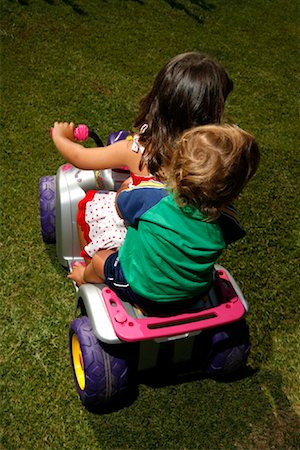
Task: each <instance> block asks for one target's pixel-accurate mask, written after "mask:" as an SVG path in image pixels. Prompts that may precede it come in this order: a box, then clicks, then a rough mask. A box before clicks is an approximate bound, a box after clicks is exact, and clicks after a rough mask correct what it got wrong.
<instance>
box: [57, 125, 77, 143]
mask: <svg viewBox="0 0 300 450" xmlns="http://www.w3.org/2000/svg"><path fill="white" fill-rule="evenodd" d="M74 128H75V125H74V123H73V122H71V123H68V122H55V123H54V126H53V129H52V138H53V139H55V137H58V136H60V137H64V138H67V139H70V140H71V141H74Z"/></svg>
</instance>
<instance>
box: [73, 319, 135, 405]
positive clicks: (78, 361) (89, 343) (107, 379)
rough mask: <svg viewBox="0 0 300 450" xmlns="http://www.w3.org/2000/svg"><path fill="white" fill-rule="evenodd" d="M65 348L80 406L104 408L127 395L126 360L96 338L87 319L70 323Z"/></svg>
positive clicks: (127, 370) (127, 373)
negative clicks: (80, 402) (68, 353)
mask: <svg viewBox="0 0 300 450" xmlns="http://www.w3.org/2000/svg"><path fill="white" fill-rule="evenodd" d="M114 347H119V345H116V346H114ZM69 348H70V355H71V363H72V368H73V374H74V379H75V385H76V389H77V392H78V394H79V397H80V399H81V401H82V403H83V404H84V406H86V407H87V408H98V407H101V406H104V405H108V404H109V403H112V402H113V401H114V400H118V399H120V398H121V397H123V396H124V395H125V393H127V391H128V388H129V364H128V361H127V360H126V359H124V358H122V357H119V356H117V355H116V352H114V351H113V350H112V346H107V345H105V344H104V343H102V342H100V341H99V340H98V339H97V338H96V336H95V335H94V333H93V330H92V327H91V324H90V321H89V318H88V317H86V316H83V317H78V318H77V319H75V320H74V321H73V322H72V324H71V326H70V329H69ZM116 350H118V349H117V348H116Z"/></svg>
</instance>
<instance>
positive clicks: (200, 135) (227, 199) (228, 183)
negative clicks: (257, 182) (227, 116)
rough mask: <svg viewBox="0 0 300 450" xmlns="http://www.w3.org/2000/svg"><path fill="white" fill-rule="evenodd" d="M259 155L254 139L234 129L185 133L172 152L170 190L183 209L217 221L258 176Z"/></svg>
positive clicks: (197, 129)
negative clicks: (186, 207) (192, 210)
mask: <svg viewBox="0 0 300 450" xmlns="http://www.w3.org/2000/svg"><path fill="white" fill-rule="evenodd" d="M259 159H260V153H259V149H258V146H257V143H256V142H255V138H254V136H252V135H251V134H249V133H247V132H246V131H244V130H242V129H241V128H239V127H237V126H234V125H231V126H230V125H206V126H202V127H201V126H200V127H195V128H193V129H191V130H188V131H187V132H185V133H183V135H182V136H181V138H180V139H179V140H178V142H177V145H176V148H175V150H174V152H173V157H172V161H171V165H170V168H169V187H170V189H171V191H172V192H173V193H174V195H175V200H176V202H177V203H178V204H179V205H180V206H186V205H189V206H193V207H196V208H197V209H199V210H200V211H202V212H203V213H204V214H205V216H206V217H207V218H208V219H209V220H215V219H217V218H218V216H219V214H220V212H221V210H222V208H224V207H225V206H227V205H229V204H231V203H232V202H233V201H234V200H235V199H236V198H237V197H238V195H239V194H240V192H241V191H242V190H243V188H244V186H245V185H246V184H247V182H248V181H249V180H250V179H251V178H252V177H253V175H254V174H255V172H256V170H257V168H258V164H259Z"/></svg>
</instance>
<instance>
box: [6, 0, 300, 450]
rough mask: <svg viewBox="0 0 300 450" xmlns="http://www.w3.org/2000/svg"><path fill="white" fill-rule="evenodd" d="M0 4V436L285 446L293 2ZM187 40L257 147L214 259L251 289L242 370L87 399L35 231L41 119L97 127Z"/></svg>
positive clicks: (45, 155) (292, 356)
mask: <svg viewBox="0 0 300 450" xmlns="http://www.w3.org/2000/svg"><path fill="white" fill-rule="evenodd" d="M0 4H1V27H0V33H1V170H2V172H1V188H2V190H1V242H2V243H1V258H2V261H1V287H0V292H1V328H0V330H1V331H0V332H1V352H0V361H1V427H2V447H1V448H3V449H8V450H15V449H26V450H27V449H28V450H29V449H30V450H31V449H123V448H134V449H152V448H163V449H194V448H201V449H232V448H237V449H270V448H274V449H296V448H300V438H299V435H298V434H297V433H298V430H299V428H300V422H299V416H300V399H299V392H300V380H299V373H300V372H299V370H300V364H299V354H300V344H299V342H300V336H299V334H300V333H299V287H298V284H299V258H298V257H299V222H298V219H299V217H298V211H299V205H298V203H299V201H298V193H299V181H298V180H299V149H298V145H299V144H298V142H299V103H298V100H299V69H300V67H299V19H300V11H299V6H298V4H297V2H296V1H292V0H274V1H270V0H252V1H243V2H241V1H238V0H227V1H226V2H225V1H221V0H209V1H196V0H194V1H191V0H174V1H173V0H165V1H164V0H160V1H159V0H143V1H142V0H140V1H137V0H136V1H134V0H127V1H125V0H107V1H105V0H102V1H101V0H87V1H83V0H68V1H67V0H65V1H60V0H48V1H46V0H44V1H43V0H27V1H26V0H23V1H21V0H19V1H13V0H11V1H9V0H0ZM190 50H199V51H204V52H207V53H210V54H211V55H213V56H215V57H217V58H218V59H219V60H220V61H221V62H222V63H223V64H224V65H225V66H226V67H227V69H228V71H229V73H230V74H231V76H232V78H233V80H234V83H235V89H234V92H233V94H232V95H231V96H230V98H229V100H228V104H227V108H226V115H227V118H228V120H229V121H232V122H236V123H238V124H239V125H240V126H242V127H244V128H245V129H247V130H249V131H251V132H253V133H254V134H256V135H257V139H258V142H259V143H260V147H261V152H262V162H261V166H260V169H259V172H258V174H257V176H256V178H255V179H254V180H253V181H252V182H251V184H250V185H249V187H248V188H247V189H246V190H245V192H244V194H243V196H242V198H241V200H240V202H239V206H238V209H239V212H240V216H241V219H242V222H243V224H244V225H245V227H246V229H247V231H248V234H247V237H246V238H245V239H244V240H243V241H241V242H240V243H238V244H236V245H235V246H233V247H232V248H231V249H229V250H228V251H227V252H226V253H225V254H224V256H222V260H221V261H220V262H221V263H222V264H224V265H225V266H226V267H227V268H228V269H229V270H230V271H231V272H232V273H233V275H234V276H235V278H236V279H237V280H238V282H239V284H240V286H241V288H242V290H243V291H244V293H245V296H246V297H247V299H248V300H249V302H250V306H251V311H250V314H249V316H248V324H249V327H250V333H251V340H252V353H251V357H250V360H249V366H250V368H252V372H253V375H251V376H249V377H247V378H244V379H242V380H238V381H235V382H229V383H218V382H215V381H213V380H207V379H203V378H202V377H201V376H195V375H194V374H191V375H190V376H188V375H187V376H184V377H179V378H178V379H177V380H176V381H174V380H173V381H172V382H170V383H165V384H164V385H159V384H155V383H154V384H153V383H149V382H142V383H141V384H140V385H139V393H138V396H137V398H136V400H135V401H134V402H133V403H132V404H131V405H129V406H127V407H125V408H123V409H120V410H118V411H116V412H113V413H111V414H103V415H94V414H91V413H89V412H87V411H86V410H85V409H84V408H83V407H82V405H81V404H80V402H79V400H78V398H77V395H76V392H75V389H74V383H73V379H72V373H71V368H70V363H69V356H68V343H67V332H68V327H69V324H70V322H71V321H72V319H73V308H74V293H73V289H72V287H71V285H70V283H69V282H68V281H67V280H66V277H65V272H64V270H63V269H62V268H61V267H60V265H59V263H58V262H57V259H56V255H55V248H54V246H46V245H44V244H43V243H42V240H41V237H40V224H39V209H38V208H39V207H38V203H39V198H38V196H39V194H38V180H39V178H40V177H41V176H44V175H48V174H55V172H56V170H57V168H58V167H59V166H60V165H61V164H62V162H63V161H62V159H61V157H60V156H59V155H58V153H57V152H56V151H55V149H54V147H53V145H52V143H51V140H50V138H49V128H50V126H51V125H52V123H53V122H54V121H55V120H67V121H69V120H73V121H74V122H76V123H86V124H88V125H89V126H91V127H92V128H94V129H96V130H97V131H98V132H99V134H100V135H101V136H102V137H105V136H107V135H108V133H109V132H110V131H112V130H115V129H121V128H129V127H130V126H131V124H132V120H133V118H134V115H135V113H136V110H137V103H138V100H139V98H140V97H141V96H142V95H143V94H145V93H146V92H147V90H148V88H149V87H150V85H151V83H152V81H153V78H154V76H155V74H156V72H157V71H158V70H159V69H160V67H161V66H162V65H163V64H164V63H165V62H166V60H168V59H169V58H171V57H172V56H174V55H175V54H178V53H181V52H184V51H190ZM297 264H298V266H297Z"/></svg>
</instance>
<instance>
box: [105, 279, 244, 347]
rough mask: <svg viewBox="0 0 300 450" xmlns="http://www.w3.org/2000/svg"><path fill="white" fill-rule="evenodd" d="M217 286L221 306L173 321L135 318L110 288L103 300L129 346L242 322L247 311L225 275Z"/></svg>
mask: <svg viewBox="0 0 300 450" xmlns="http://www.w3.org/2000/svg"><path fill="white" fill-rule="evenodd" d="M216 284H217V287H218V290H219V295H220V297H221V299H222V302H221V303H220V304H219V305H218V306H215V307H213V308H209V309H205V310H202V311H198V312H191V313H183V314H178V315H176V316H169V317H142V318H135V317H132V316H130V315H129V314H128V313H127V311H126V310H125V308H124V306H123V304H122V302H121V300H120V299H119V298H118V297H117V295H116V294H115V293H114V292H113V291H112V290H111V289H109V288H108V287H105V288H104V289H103V290H102V297H103V300H104V302H105V305H106V308H107V311H108V314H109V316H110V319H111V323H112V326H113V328H114V331H115V333H116V335H117V336H118V338H120V339H121V340H123V341H127V342H134V341H143V340H149V339H158V338H165V337H170V336H176V335H181V334H185V333H190V332H193V331H198V330H204V329H208V328H213V327H217V326H220V325H224V324H226V323H231V322H235V321H237V320H240V319H241V318H242V317H243V316H244V315H245V307H244V305H243V303H242V301H241V299H240V298H239V296H238V294H237V293H236V291H235V290H234V288H233V286H232V284H231V282H230V280H229V278H228V276H227V274H226V273H225V272H224V271H222V270H218V271H217V272H216Z"/></svg>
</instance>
